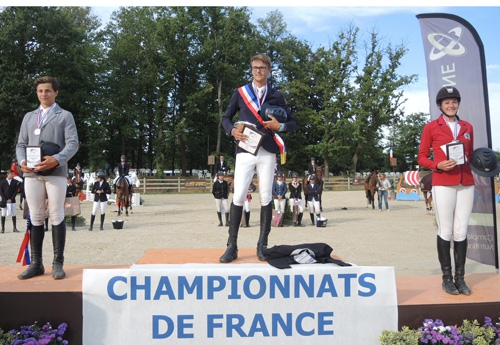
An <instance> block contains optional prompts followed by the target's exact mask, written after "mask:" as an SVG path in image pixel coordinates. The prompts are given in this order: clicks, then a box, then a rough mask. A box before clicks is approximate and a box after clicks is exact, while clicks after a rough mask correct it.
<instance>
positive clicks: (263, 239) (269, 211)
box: [257, 203, 273, 261]
mask: <svg viewBox="0 0 500 345" xmlns="http://www.w3.org/2000/svg"><path fill="white" fill-rule="evenodd" d="M272 218H273V206H272V205H271V203H269V204H267V205H266V206H261V207H260V234H259V241H258V242H257V258H258V259H259V260H260V261H266V260H267V257H266V255H265V254H264V250H265V249H267V239H268V238H269V233H270V232H271V220H272Z"/></svg>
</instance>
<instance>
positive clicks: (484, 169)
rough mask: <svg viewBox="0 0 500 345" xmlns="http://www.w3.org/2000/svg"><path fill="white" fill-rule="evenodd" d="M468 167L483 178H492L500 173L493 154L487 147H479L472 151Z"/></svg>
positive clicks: (499, 167)
mask: <svg viewBox="0 0 500 345" xmlns="http://www.w3.org/2000/svg"><path fill="white" fill-rule="evenodd" d="M470 166H471V168H472V171H474V172H475V173H476V174H477V175H479V176H483V177H493V176H495V175H496V174H498V173H499V172H500V166H499V165H498V158H497V156H496V154H495V152H493V150H492V149H490V148H487V147H480V148H478V149H475V150H474V152H473V153H472V157H471V162H470Z"/></svg>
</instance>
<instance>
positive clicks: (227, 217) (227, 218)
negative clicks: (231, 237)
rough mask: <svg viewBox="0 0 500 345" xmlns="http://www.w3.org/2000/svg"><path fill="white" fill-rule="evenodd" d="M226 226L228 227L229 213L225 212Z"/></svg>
mask: <svg viewBox="0 0 500 345" xmlns="http://www.w3.org/2000/svg"><path fill="white" fill-rule="evenodd" d="M226 226H229V213H227V212H226Z"/></svg>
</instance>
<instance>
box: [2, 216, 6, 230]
mask: <svg viewBox="0 0 500 345" xmlns="http://www.w3.org/2000/svg"><path fill="white" fill-rule="evenodd" d="M4 232H5V217H2V234H3V233H4Z"/></svg>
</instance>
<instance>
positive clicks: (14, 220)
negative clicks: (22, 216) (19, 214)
mask: <svg viewBox="0 0 500 345" xmlns="http://www.w3.org/2000/svg"><path fill="white" fill-rule="evenodd" d="M12 226H13V227H14V229H13V230H12V231H14V232H19V230H17V228H16V217H12Z"/></svg>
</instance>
